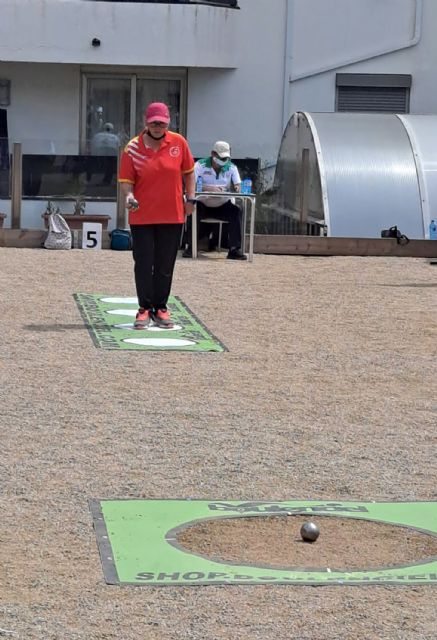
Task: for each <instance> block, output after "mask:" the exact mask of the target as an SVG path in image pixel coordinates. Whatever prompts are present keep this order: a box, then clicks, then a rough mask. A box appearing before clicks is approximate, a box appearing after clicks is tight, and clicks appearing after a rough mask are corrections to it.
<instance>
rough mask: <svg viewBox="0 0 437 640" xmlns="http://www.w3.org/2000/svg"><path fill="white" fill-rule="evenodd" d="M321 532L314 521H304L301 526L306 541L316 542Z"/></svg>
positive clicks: (303, 538)
mask: <svg viewBox="0 0 437 640" xmlns="http://www.w3.org/2000/svg"><path fill="white" fill-rule="evenodd" d="M319 534H320V529H319V527H318V526H317V525H316V524H315V523H314V522H304V523H303V525H302V526H301V528H300V535H301V537H302V540H305V542H315V541H316V540H317V538H318V537H319Z"/></svg>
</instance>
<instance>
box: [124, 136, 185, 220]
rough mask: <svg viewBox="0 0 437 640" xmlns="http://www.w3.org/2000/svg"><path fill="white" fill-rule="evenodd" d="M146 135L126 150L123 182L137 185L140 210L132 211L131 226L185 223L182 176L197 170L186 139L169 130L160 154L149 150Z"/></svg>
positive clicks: (136, 193)
mask: <svg viewBox="0 0 437 640" xmlns="http://www.w3.org/2000/svg"><path fill="white" fill-rule="evenodd" d="M143 133H144V132H141V133H140V135H138V136H136V137H135V138H132V140H130V141H129V142H128V143H127V145H126V146H125V148H124V151H123V153H122V156H121V162H120V172H119V176H118V181H119V182H127V183H130V184H132V185H133V192H134V195H135V198H136V200H138V203H139V205H140V206H139V209H137V210H136V211H129V224H178V223H179V224H180V223H183V222H184V221H185V216H184V203H183V188H182V176H183V174H185V173H191V172H192V171H193V170H194V160H193V156H192V155H191V151H190V148H189V146H188V143H187V141H186V140H185V138H184V137H183V136H181V135H179V133H173V132H172V131H166V133H165V137H164V138H163V139H162V141H161V146H160V148H159V149H158V151H153V149H151V148H150V147H146V146H145V145H144V142H143Z"/></svg>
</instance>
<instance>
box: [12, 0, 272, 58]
mask: <svg viewBox="0 0 437 640" xmlns="http://www.w3.org/2000/svg"><path fill="white" fill-rule="evenodd" d="M276 1H278V0H276ZM241 20H242V17H241V14H240V12H239V11H235V10H233V9H225V8H217V7H213V6H205V5H185V4H155V3H133V2H132V3H129V2H128V3H124V2H87V1H86V0H1V22H0V60H6V61H16V62H30V61H31V62H55V63H66V64H77V63H79V64H105V65H110V64H119V65H138V64H147V65H150V64H151V63H152V64H154V65H159V66H185V67H190V66H204V67H208V66H210V67H230V68H231V67H233V65H234V61H233V53H234V48H235V38H236V33H237V30H238V25H239V23H240V22H241ZM93 38H98V39H99V40H100V41H101V44H100V46H99V47H93V46H92V44H91V42H92V40H93Z"/></svg>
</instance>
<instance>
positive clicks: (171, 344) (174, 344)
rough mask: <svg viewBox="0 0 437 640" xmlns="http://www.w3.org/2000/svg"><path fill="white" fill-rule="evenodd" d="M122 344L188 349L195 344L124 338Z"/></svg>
mask: <svg viewBox="0 0 437 640" xmlns="http://www.w3.org/2000/svg"><path fill="white" fill-rule="evenodd" d="M123 342H128V343H129V344H138V345H142V346H144V347H189V346H191V345H193V344H196V343H195V342H193V341H192V340H180V339H178V338H126V339H125V340H123Z"/></svg>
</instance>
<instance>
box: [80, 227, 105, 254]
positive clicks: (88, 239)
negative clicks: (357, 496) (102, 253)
mask: <svg viewBox="0 0 437 640" xmlns="http://www.w3.org/2000/svg"><path fill="white" fill-rule="evenodd" d="M101 248H102V225H101V223H100V222H84V223H83V225H82V249H101Z"/></svg>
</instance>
